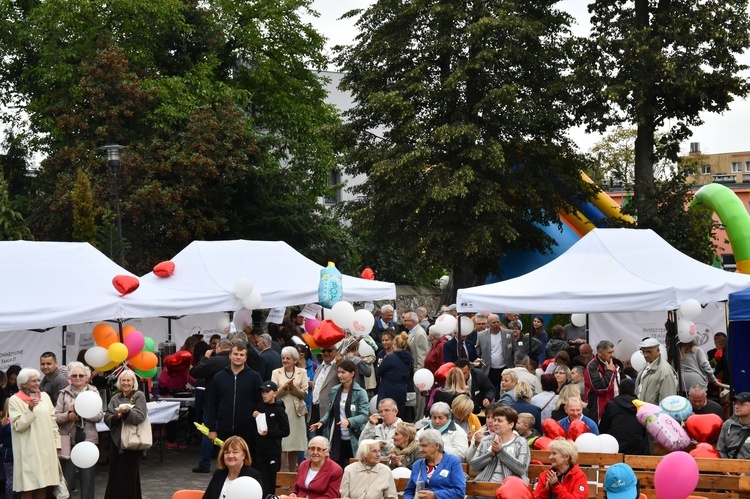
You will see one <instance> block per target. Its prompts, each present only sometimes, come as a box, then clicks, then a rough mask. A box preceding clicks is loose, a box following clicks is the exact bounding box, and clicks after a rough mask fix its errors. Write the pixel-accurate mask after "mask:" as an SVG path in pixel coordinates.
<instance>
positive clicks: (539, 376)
mask: <svg viewBox="0 0 750 499" xmlns="http://www.w3.org/2000/svg"><path fill="white" fill-rule="evenodd" d="M542 374H544V369H542V368H541V367H537V368H536V377H537V378H539V379H541V378H542Z"/></svg>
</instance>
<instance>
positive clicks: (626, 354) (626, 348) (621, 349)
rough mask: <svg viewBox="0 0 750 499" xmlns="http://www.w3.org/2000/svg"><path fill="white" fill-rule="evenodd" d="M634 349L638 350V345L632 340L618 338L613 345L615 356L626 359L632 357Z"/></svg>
mask: <svg viewBox="0 0 750 499" xmlns="http://www.w3.org/2000/svg"><path fill="white" fill-rule="evenodd" d="M636 350H638V345H637V344H636V343H635V342H634V341H630V340H620V341H618V342H617V344H616V345H615V357H617V358H618V359H620V360H626V359H629V358H630V357H632V356H633V352H635V351H636Z"/></svg>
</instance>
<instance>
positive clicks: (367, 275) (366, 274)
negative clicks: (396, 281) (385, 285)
mask: <svg viewBox="0 0 750 499" xmlns="http://www.w3.org/2000/svg"><path fill="white" fill-rule="evenodd" d="M360 277H361V278H362V279H367V280H370V281H374V280H375V272H373V271H372V269H371V268H370V267H365V270H363V271H362V274H360Z"/></svg>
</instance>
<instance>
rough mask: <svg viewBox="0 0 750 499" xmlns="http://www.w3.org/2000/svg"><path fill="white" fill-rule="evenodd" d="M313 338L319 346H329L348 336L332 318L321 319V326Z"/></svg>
mask: <svg viewBox="0 0 750 499" xmlns="http://www.w3.org/2000/svg"><path fill="white" fill-rule="evenodd" d="M313 338H315V343H316V344H317V345H318V346H319V347H321V348H328V347H332V346H333V345H335V344H336V343H338V342H339V341H341V340H343V339H344V338H346V334H344V331H343V330H342V329H341V328H340V327H338V326H337V325H336V324H334V323H333V321H332V320H331V319H326V320H324V321H320V326H318V329H316V330H315V333H314V334H313Z"/></svg>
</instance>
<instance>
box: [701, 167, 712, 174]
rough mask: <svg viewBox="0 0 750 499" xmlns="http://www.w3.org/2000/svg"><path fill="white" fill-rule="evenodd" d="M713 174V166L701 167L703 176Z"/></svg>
mask: <svg viewBox="0 0 750 499" xmlns="http://www.w3.org/2000/svg"><path fill="white" fill-rule="evenodd" d="M709 173H711V165H701V174H703V175H708V174H709Z"/></svg>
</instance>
